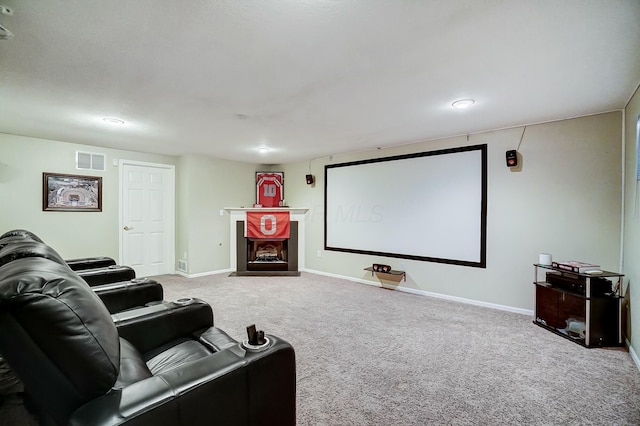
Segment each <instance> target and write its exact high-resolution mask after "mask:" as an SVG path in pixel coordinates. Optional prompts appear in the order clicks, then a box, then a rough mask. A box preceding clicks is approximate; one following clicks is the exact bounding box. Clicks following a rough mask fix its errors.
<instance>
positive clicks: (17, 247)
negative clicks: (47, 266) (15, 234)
mask: <svg viewBox="0 0 640 426" xmlns="http://www.w3.org/2000/svg"><path fill="white" fill-rule="evenodd" d="M10 240H11V243H10V244H7V245H5V246H4V247H2V246H1V245H0V266H2V265H4V264H7V263H9V262H13V261H14V260H16V259H22V258H24V257H43V258H45V259H50V260H53V261H54V262H56V263H59V264H61V265H66V262H65V261H64V259H63V258H62V256H60V255H59V254H58V252H57V251H55V250H54V249H52V248H51V247H49V246H48V245H46V244H45V243H43V242H38V241H33V240H28V239H23V238H21V239H17V240H15V239H13V238H10ZM2 241H4V240H2Z"/></svg>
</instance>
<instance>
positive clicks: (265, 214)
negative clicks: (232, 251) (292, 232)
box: [245, 211, 291, 240]
mask: <svg viewBox="0 0 640 426" xmlns="http://www.w3.org/2000/svg"><path fill="white" fill-rule="evenodd" d="M290 221H291V218H290V215H289V212H270V211H259V212H247V231H246V235H245V236H246V237H247V238H254V239H269V240H283V239H287V238H289V229H290Z"/></svg>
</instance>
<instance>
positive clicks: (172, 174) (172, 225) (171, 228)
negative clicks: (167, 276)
mask: <svg viewBox="0 0 640 426" xmlns="http://www.w3.org/2000/svg"><path fill="white" fill-rule="evenodd" d="M125 165H131V166H141V167H153V168H156V169H165V170H168V171H169V178H170V187H171V190H170V191H169V192H170V194H169V199H168V201H169V203H170V204H171V208H170V209H169V212H170V213H169V214H170V217H168V218H167V221H166V223H167V228H168V229H167V232H168V235H169V236H170V237H169V239H170V241H169V242H168V244H169V250H170V252H169V258H170V259H171V260H172V262H173V267H172V268H171V270H170V271H167V273H171V274H175V272H176V271H175V263H176V244H175V240H176V221H175V217H176V216H175V215H176V197H175V192H176V166H174V165H172V164H161V163H149V162H145V161H135V160H123V159H120V160H119V162H118V168H119V169H120V173H119V175H120V183H119V185H118V187H119V188H118V189H119V194H118V201H119V203H118V204H119V208H118V241H119V243H118V248H119V253H118V256H119V262H118V263H119V264H122V259H123V253H124V251H123V247H124V238H123V228H124V225H125V224H124V221H123V216H124V209H123V206H124V203H123V197H124V166H125Z"/></svg>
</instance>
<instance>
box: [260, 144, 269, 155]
mask: <svg viewBox="0 0 640 426" xmlns="http://www.w3.org/2000/svg"><path fill="white" fill-rule="evenodd" d="M258 151H259V152H261V153H262V154H265V153H267V152H269V151H270V149H269V148H267V147H266V146H261V147H260V148H258Z"/></svg>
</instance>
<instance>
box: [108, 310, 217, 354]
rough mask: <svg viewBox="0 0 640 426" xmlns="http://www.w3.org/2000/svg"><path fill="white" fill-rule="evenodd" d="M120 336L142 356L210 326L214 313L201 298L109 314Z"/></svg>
mask: <svg viewBox="0 0 640 426" xmlns="http://www.w3.org/2000/svg"><path fill="white" fill-rule="evenodd" d="M111 318H112V319H113V322H114V323H115V325H116V327H117V328H118V333H119V334H120V337H123V338H125V339H127V340H128V341H130V342H131V343H132V344H133V345H134V346H135V347H136V348H137V349H138V350H139V351H140V352H142V353H144V352H147V351H149V350H151V349H154V348H157V347H159V346H161V345H163V344H165V343H168V342H170V341H172V340H175V339H178V338H180V337H185V336H191V335H192V334H193V333H195V332H196V331H199V330H203V329H207V328H209V327H212V326H213V310H212V309H211V306H210V305H209V304H208V303H205V302H204V301H202V300H200V299H189V302H188V303H184V304H180V303H176V302H162V303H160V304H157V305H153V306H147V307H144V308H139V309H131V310H128V311H124V312H119V313H117V314H113V315H111Z"/></svg>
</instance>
